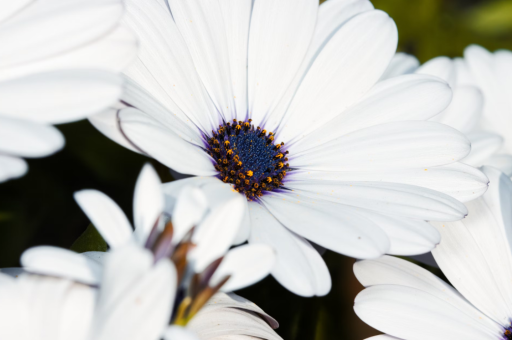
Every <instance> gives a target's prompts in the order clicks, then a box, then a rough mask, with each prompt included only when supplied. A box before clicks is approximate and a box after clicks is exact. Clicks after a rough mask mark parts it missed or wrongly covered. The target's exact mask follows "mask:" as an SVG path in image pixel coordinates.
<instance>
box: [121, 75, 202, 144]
mask: <svg viewBox="0 0 512 340" xmlns="http://www.w3.org/2000/svg"><path fill="white" fill-rule="evenodd" d="M124 80H125V84H124V92H123V95H122V97H121V99H122V100H123V101H124V102H127V103H130V105H132V106H134V107H136V108H138V109H139V110H140V111H142V112H144V113H145V114H147V115H148V116H150V117H152V118H153V119H155V120H157V121H158V122H159V123H160V124H162V125H164V126H165V127H166V128H168V129H170V130H171V131H173V132H174V133H176V134H177V135H178V136H180V137H181V138H183V139H184V140H186V141H188V142H190V143H192V144H195V145H198V146H200V147H203V146H204V139H203V138H202V135H201V132H200V130H199V129H198V128H197V127H196V126H195V125H193V124H192V123H191V122H190V120H189V119H187V120H186V121H183V119H182V118H180V117H179V116H178V115H177V114H176V113H175V112H174V113H173V112H171V111H169V110H168V109H167V108H166V107H165V106H164V105H162V104H161V103H160V102H159V101H158V100H157V99H156V98H155V97H154V96H153V95H152V94H150V93H148V92H147V91H146V90H145V89H144V88H142V87H141V86H140V85H139V84H137V83H136V82H134V81H133V80H131V79H130V78H127V77H125V78H124Z"/></svg>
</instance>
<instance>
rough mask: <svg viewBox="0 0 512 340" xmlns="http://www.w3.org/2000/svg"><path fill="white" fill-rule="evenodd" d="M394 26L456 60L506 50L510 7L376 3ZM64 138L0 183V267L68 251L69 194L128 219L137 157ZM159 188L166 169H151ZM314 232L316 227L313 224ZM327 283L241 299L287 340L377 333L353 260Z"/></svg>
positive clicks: (506, 1) (510, 44)
mask: <svg viewBox="0 0 512 340" xmlns="http://www.w3.org/2000/svg"><path fill="white" fill-rule="evenodd" d="M373 3H374V5H375V7H376V8H380V9H382V10H385V11H386V12H388V13H389V14H390V16H391V17H393V18H394V19H395V21H396V23H397V26H398V30H399V35H400V46H399V50H400V51H404V52H408V53H413V54H415V55H416V56H417V57H418V58H419V59H420V61H422V62H424V61H427V60H428V59H430V58H433V57H436V56H439V55H447V56H450V57H455V56H460V55H462V51H463V49H464V47H465V46H467V45H469V44H471V43H477V44H480V45H482V46H484V47H486V48H488V49H490V50H495V49H498V48H506V49H510V50H512V1H510V0H494V1H493V0H375V1H373ZM59 128H60V129H61V131H62V132H63V133H64V134H65V136H66V142H67V145H66V147H65V149H64V150H62V151H61V152H59V153H58V154H56V155H55V156H53V157H48V158H44V159H38V160H31V161H29V165H30V170H29V173H28V174H27V175H26V176H25V177H23V178H22V179H19V180H13V181H10V182H8V183H4V184H0V267H10V266H18V265H19V263H18V259H19V256H20V254H21V253H22V251H23V250H24V249H26V248H28V247H30V246H34V245H41V244H51V245H57V246H61V247H66V248H69V247H70V246H71V245H72V244H73V242H74V241H75V240H76V239H77V238H78V237H79V236H80V235H81V234H82V233H83V232H84V230H85V229H86V228H87V226H88V224H89V222H88V220H87V218H86V217H85V216H84V214H83V213H82V212H81V211H80V209H79V208H78V207H77V205H76V204H75V202H74V200H73V198H72V195H73V192H74V191H77V190H80V189H84V188H95V189H98V190H101V191H103V192H105V193H106V194H108V195H109V196H110V197H112V198H113V199H114V200H115V201H116V202H118V203H119V204H120V205H121V207H122V208H123V210H124V211H125V212H126V213H127V214H128V216H131V214H132V207H131V204H132V193H133V188H134V184H135V180H136V177H137V174H138V172H139V170H140V169H141V167H142V165H143V163H144V162H147V161H148V159H146V158H145V157H143V156H140V155H137V154H135V153H133V152H131V151H128V150H126V149H124V148H122V147H120V146H118V145H117V144H115V143H113V142H111V141H110V140H108V139H107V138H105V137H103V135H101V134H100V133H99V132H97V131H96V130H95V129H94V128H93V127H92V126H91V125H90V124H89V123H88V122H87V121H82V122H78V123H74V124H68V125H63V126H60V127H59ZM153 164H154V165H155V166H156V167H157V169H158V171H159V173H160V174H161V175H162V178H163V179H164V180H165V181H169V180H172V177H171V176H170V175H169V174H168V171H166V169H165V168H164V167H163V166H161V165H159V164H156V163H155V162H153ZM311 227H312V228H314V227H315V226H314V225H312V226H311ZM325 259H326V262H327V264H328V266H329V268H330V271H331V275H332V278H333V289H332V291H331V293H330V294H329V295H328V296H326V297H322V298H311V299H305V298H299V297H296V296H294V295H293V294H291V293H289V292H287V291H286V290H284V289H283V288H282V287H280V286H279V284H277V283H276V282H275V280H273V279H272V278H268V279H266V280H265V281H263V282H261V283H260V284H258V285H256V286H254V287H251V288H248V289H246V290H244V291H242V292H240V294H241V295H243V296H245V297H246V298H249V299H251V300H253V301H254V302H255V303H257V304H258V305H260V306H261V307H262V308H263V309H264V310H266V311H267V312H268V313H270V314H271V315H273V316H274V317H276V318H277V319H278V320H279V322H280V323H281V327H280V329H279V330H278V332H279V333H280V334H281V335H282V336H283V338H285V339H287V340H296V339H315V340H323V339H333V340H334V339H344V340H352V339H354V340H360V339H364V338H366V337H368V336H370V335H374V334H378V332H377V331H375V330H373V329H371V328H370V327H368V326H366V325H365V324H363V323H362V322H361V321H359V319H357V317H356V316H355V315H354V313H353V311H352V305H353V300H354V297H355V295H356V294H357V293H358V292H359V291H360V290H361V286H360V285H359V283H358V282H357V281H356V280H355V279H354V277H353V274H352V264H353V262H354V260H353V259H350V258H346V257H343V256H341V255H338V254H334V253H332V252H327V253H326V254H325Z"/></svg>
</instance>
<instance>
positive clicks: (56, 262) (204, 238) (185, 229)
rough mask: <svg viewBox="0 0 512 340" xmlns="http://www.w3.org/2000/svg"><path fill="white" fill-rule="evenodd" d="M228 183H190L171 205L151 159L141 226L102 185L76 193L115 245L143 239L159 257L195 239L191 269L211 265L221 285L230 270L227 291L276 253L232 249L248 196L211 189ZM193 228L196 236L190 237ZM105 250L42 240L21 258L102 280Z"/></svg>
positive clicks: (45, 270) (255, 274)
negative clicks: (78, 248)
mask: <svg viewBox="0 0 512 340" xmlns="http://www.w3.org/2000/svg"><path fill="white" fill-rule="evenodd" d="M219 186H220V189H219V188H218V187H219ZM223 189H226V188H225V187H223V185H222V183H215V184H214V185H212V186H209V187H205V188H203V189H202V190H199V189H197V188H190V187H187V188H184V189H183V190H182V191H181V192H180V195H179V197H178V198H177V200H176V201H175V202H173V204H172V207H169V208H165V207H164V204H165V202H164V196H163V193H162V190H161V183H160V179H159V178H158V175H157V174H156V172H155V170H154V169H153V168H152V167H151V166H150V165H146V166H144V168H143V169H142V171H141V173H140V175H139V178H138V180H137V184H136V187H135V194H134V206H133V211H134V218H133V219H134V221H135V230H133V229H132V227H131V225H130V222H129V221H128V218H127V217H126V216H125V215H124V213H123V212H122V210H121V208H119V206H118V205H117V204H116V203H115V202H114V201H112V200H111V199H110V198H109V197H108V196H106V195H105V194H103V193H101V192H99V191H96V190H83V191H80V192H77V193H76V194H75V199H76V200H77V202H78V204H79V205H80V207H81V208H82V209H83V211H84V212H85V213H86V214H87V216H88V217H89V218H90V220H91V222H92V223H93V224H94V226H95V227H96V228H97V229H98V231H99V232H100V234H101V235H102V236H103V238H104V239H105V240H106V242H107V243H108V244H109V246H110V248H111V249H112V250H115V249H117V248H119V247H124V246H126V245H127V244H137V245H138V247H140V248H148V249H151V250H152V251H153V252H154V254H155V260H156V261H158V260H159V259H160V258H165V257H170V256H174V253H173V252H174V251H175V250H176V249H178V250H179V245H180V244H181V243H182V242H190V243H192V244H194V247H193V249H191V250H190V251H186V252H185V253H184V254H183V255H185V256H186V260H187V261H188V263H190V266H191V270H192V271H193V272H194V273H198V274H200V273H202V272H204V271H206V272H210V271H211V273H209V277H208V278H207V281H209V284H210V285H211V286H216V285H217V284H219V283H220V282H221V281H222V280H223V279H224V278H225V277H227V276H229V280H228V281H227V283H225V284H223V286H222V287H221V290H222V291H227V292H229V291H232V290H237V289H241V288H244V287H246V286H248V285H251V284H253V283H255V282H258V281H259V280H261V279H263V278H264V277H265V276H267V275H268V274H269V272H270V270H271V269H272V267H273V266H274V263H275V253H274V250H273V249H272V248H271V247H269V246H267V245H244V246H240V247H237V248H235V249H232V250H229V248H230V246H231V244H232V243H233V242H234V239H235V237H236V235H237V232H238V229H239V226H240V223H241V221H242V216H243V210H242V207H243V202H244V201H243V199H242V198H241V197H240V195H238V194H236V193H233V192H231V190H229V192H226V190H224V192H225V193H226V195H225V196H224V197H222V198H219V197H216V199H217V200H216V201H215V202H213V201H212V200H211V199H210V198H209V197H208V196H207V194H206V193H207V192H208V191H209V190H210V191H217V190H221V191H222V190H223ZM233 208H234V213H233V212H232V210H233ZM163 214H164V215H165V214H167V215H169V216H171V220H170V221H172V223H170V224H169V226H170V227H168V226H166V227H165V228H164V227H163V225H162V224H163V223H162V222H163V219H164V217H165V216H162V215H163ZM192 228H194V231H193V233H192V236H191V238H190V240H187V239H186V237H187V235H190V233H191V229H192ZM178 252H179V251H178ZM105 254H106V253H102V252H88V253H84V254H83V255H82V254H77V253H74V252H72V251H68V250H65V249H60V248H55V247H47V246H41V247H35V248H31V249H29V250H27V251H25V252H24V253H23V255H22V257H21V263H22V265H23V267H24V268H25V269H26V270H28V271H30V272H34V273H41V274H47V275H57V276H65V277H71V278H73V279H75V280H78V281H80V282H84V283H87V284H98V283H99V282H100V280H101V277H102V274H103V270H102V262H103V257H104V256H105ZM219 259H222V261H220V260H219ZM212 263H215V266H214V268H212V267H211V265H212ZM217 266H218V268H217ZM180 274H181V273H180Z"/></svg>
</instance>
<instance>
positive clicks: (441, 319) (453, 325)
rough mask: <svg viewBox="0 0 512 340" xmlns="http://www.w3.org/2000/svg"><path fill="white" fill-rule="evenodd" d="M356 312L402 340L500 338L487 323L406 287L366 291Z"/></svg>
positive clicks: (368, 322)
mask: <svg viewBox="0 0 512 340" xmlns="http://www.w3.org/2000/svg"><path fill="white" fill-rule="evenodd" d="M354 310H355V312H356V314H357V316H359V317H360V318H361V319H362V320H363V321H364V322H366V323H367V324H369V325H370V326H372V327H374V328H376V329H378V330H380V331H382V332H385V333H387V334H391V335H393V336H396V337H399V338H402V339H414V340H427V339H440V340H451V339H471V340H477V339H478V340H483V339H486V340H491V339H496V337H497V336H499V334H497V332H496V330H495V329H493V328H490V327H485V321H483V320H479V319H478V318H472V317H469V316H468V315H467V314H464V313H463V312H462V311H460V310H459V309H457V308H456V307H454V306H453V305H451V304H450V303H449V302H447V301H445V300H441V299H439V298H438V297H436V296H434V295H432V294H429V293H426V292H424V291H421V290H418V289H415V288H410V287H405V286H397V285H382V286H374V287H370V288H367V289H365V290H363V291H362V292H361V293H359V295H358V296H357V297H356V300H355V305H354ZM482 317H484V315H483V314H482ZM432 325H435V327H432Z"/></svg>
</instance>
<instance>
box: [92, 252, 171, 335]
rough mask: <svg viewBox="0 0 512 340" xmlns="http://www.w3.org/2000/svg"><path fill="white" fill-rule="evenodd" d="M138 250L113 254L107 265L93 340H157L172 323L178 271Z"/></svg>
mask: <svg viewBox="0 0 512 340" xmlns="http://www.w3.org/2000/svg"><path fill="white" fill-rule="evenodd" d="M152 262H153V257H152V255H151V253H149V252H148V251H146V250H143V249H140V248H137V247H128V248H123V249H119V250H117V251H114V252H113V253H112V254H111V255H110V256H109V259H108V260H107V263H106V264H105V275H104V278H103V280H102V289H101V292H100V296H99V300H98V308H97V311H96V315H95V319H94V322H93V325H92V326H91V331H92V332H91V333H92V334H91V338H92V339H98V340H107V339H127V340H148V339H151V340H157V339H160V336H161V335H162V334H163V332H164V330H165V329H166V328H167V325H168V323H169V320H170V316H171V311H172V306H173V303H174V294H175V290H176V269H175V268H174V266H173V265H172V263H171V262H170V261H169V260H167V259H163V260H160V261H158V262H157V263H156V264H155V265H153V263H152Z"/></svg>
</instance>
